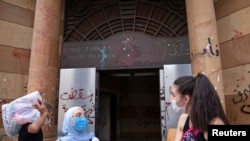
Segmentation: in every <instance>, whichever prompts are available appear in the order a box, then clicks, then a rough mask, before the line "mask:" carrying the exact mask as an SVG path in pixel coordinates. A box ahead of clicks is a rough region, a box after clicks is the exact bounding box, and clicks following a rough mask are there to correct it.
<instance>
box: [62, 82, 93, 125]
mask: <svg viewBox="0 0 250 141" xmlns="http://www.w3.org/2000/svg"><path fill="white" fill-rule="evenodd" d="M59 98H60V100H62V101H63V102H62V103H64V104H62V105H60V106H61V107H59V108H62V110H63V111H64V112H67V110H68V109H69V108H70V107H71V105H70V106H69V105H67V103H68V101H72V100H79V99H81V100H84V102H81V103H82V104H80V105H79V106H80V107H82V108H83V109H84V111H85V116H86V117H87V118H88V119H89V124H93V123H94V121H93V120H94V119H95V116H94V115H95V114H94V112H95V104H94V93H93V92H91V91H89V90H87V92H85V91H84V89H83V88H79V89H77V88H73V87H71V91H70V92H63V93H62V94H60V95H59ZM85 101H86V102H85Z"/></svg>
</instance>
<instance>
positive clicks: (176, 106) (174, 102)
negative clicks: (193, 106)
mask: <svg viewBox="0 0 250 141" xmlns="http://www.w3.org/2000/svg"><path fill="white" fill-rule="evenodd" d="M171 104H172V107H173V109H174V110H175V112H177V113H179V114H182V113H185V111H186V104H185V105H184V106H183V107H179V106H178V105H177V104H176V101H175V100H171Z"/></svg>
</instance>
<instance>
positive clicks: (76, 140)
mask: <svg viewBox="0 0 250 141" xmlns="http://www.w3.org/2000/svg"><path fill="white" fill-rule="evenodd" d="M79 108H80V109H82V107H78V106H76V107H71V108H69V109H68V111H67V112H66V113H65V115H64V119H63V124H62V132H63V134H65V136H63V137H60V138H58V139H57V140H56V141H89V140H90V139H92V138H93V137H95V135H94V133H93V132H89V133H88V132H87V131H86V130H85V131H84V132H82V133H79V132H77V131H76V130H75V129H74V128H73V125H72V116H73V113H74V111H75V110H76V109H79Z"/></svg>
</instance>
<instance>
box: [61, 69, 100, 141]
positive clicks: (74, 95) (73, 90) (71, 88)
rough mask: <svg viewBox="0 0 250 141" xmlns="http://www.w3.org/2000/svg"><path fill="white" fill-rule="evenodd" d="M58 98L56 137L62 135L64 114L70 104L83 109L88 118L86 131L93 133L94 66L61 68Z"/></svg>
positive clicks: (94, 104) (94, 102)
mask: <svg viewBox="0 0 250 141" xmlns="http://www.w3.org/2000/svg"><path fill="white" fill-rule="evenodd" d="M58 98H59V99H58V124H57V125H58V127H57V135H58V137H59V136H63V133H62V123H63V118H64V114H65V112H66V111H67V110H68V109H69V108H70V107H72V106H80V107H82V108H83V109H85V111H86V113H85V114H86V117H87V118H88V119H89V126H88V129H87V131H88V132H94V133H95V112H96V111H95V110H96V108H95V107H96V68H72V69H61V70H60V85H59V97H58Z"/></svg>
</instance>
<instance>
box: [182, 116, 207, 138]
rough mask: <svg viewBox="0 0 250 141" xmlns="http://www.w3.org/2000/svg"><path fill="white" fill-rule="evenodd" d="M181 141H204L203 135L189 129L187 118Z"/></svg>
mask: <svg viewBox="0 0 250 141" xmlns="http://www.w3.org/2000/svg"><path fill="white" fill-rule="evenodd" d="M182 141H206V139H205V138H204V133H203V132H200V131H197V130H195V131H194V130H193V129H192V128H190V127H189V117H187V120H186V122H185V125H184V129H183V137H182Z"/></svg>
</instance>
